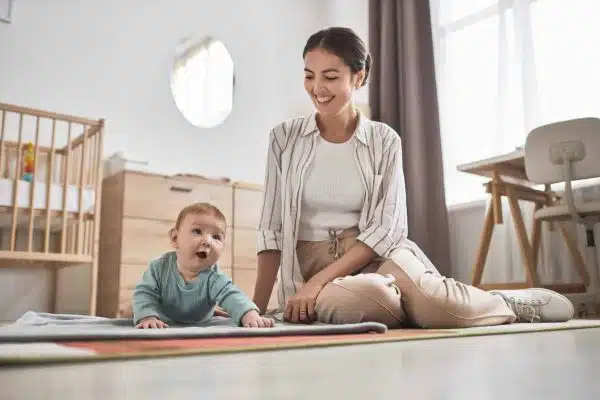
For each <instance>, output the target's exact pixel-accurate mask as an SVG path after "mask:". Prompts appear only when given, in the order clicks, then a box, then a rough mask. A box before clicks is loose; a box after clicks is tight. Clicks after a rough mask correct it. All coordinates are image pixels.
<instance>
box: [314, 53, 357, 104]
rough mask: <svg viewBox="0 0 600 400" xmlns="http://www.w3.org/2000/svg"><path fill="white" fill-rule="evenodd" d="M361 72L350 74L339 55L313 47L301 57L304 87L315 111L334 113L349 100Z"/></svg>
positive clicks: (349, 101) (348, 102)
mask: <svg viewBox="0 0 600 400" xmlns="http://www.w3.org/2000/svg"><path fill="white" fill-rule="evenodd" d="M361 76H362V74H361V73H360V72H359V73H356V74H353V73H352V71H350V68H349V67H348V66H347V65H346V64H345V63H344V60H342V59H341V58H340V57H338V56H336V55H334V54H332V53H330V52H328V51H327V50H324V49H321V48H317V49H314V50H311V51H309V52H307V53H306V55H305V57H304V88H305V89H306V92H307V93H308V95H309V96H310V98H311V100H312V102H313V104H314V105H315V107H316V108H317V111H318V112H319V113H320V114H322V115H337V114H338V113H340V111H342V110H344V109H345V108H346V106H348V105H349V104H350V103H351V100H352V95H353V91H354V89H355V88H357V87H359V86H360V85H359V79H361Z"/></svg>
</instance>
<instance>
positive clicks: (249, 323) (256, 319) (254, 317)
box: [242, 310, 275, 328]
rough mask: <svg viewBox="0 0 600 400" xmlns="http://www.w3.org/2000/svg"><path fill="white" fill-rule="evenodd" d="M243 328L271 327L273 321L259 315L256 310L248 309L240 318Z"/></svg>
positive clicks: (273, 323) (273, 324)
mask: <svg viewBox="0 0 600 400" xmlns="http://www.w3.org/2000/svg"><path fill="white" fill-rule="evenodd" d="M242 326H244V328H272V327H273V326H275V322H274V321H273V320H272V319H271V318H265V317H261V316H260V315H259V314H258V312H256V310H250V311H248V312H247V313H246V314H244V317H243V318H242Z"/></svg>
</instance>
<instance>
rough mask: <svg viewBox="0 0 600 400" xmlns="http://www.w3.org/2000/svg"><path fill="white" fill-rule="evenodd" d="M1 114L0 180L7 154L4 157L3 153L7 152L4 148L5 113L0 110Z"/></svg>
mask: <svg viewBox="0 0 600 400" xmlns="http://www.w3.org/2000/svg"><path fill="white" fill-rule="evenodd" d="M0 111H1V112H2V122H1V123H0V178H2V177H3V176H4V160H5V159H6V160H8V154H7V155H5V154H4V151H8V149H5V147H4V130H5V126H6V111H4V110H0Z"/></svg>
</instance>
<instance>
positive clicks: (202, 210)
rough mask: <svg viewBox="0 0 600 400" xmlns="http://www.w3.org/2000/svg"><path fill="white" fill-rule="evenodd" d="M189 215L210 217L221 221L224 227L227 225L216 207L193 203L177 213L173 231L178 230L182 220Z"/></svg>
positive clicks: (223, 216) (208, 204)
mask: <svg viewBox="0 0 600 400" xmlns="http://www.w3.org/2000/svg"><path fill="white" fill-rule="evenodd" d="M189 214H195V215H212V216H213V217H215V218H217V219H219V220H221V221H223V223H224V224H225V225H227V221H226V219H225V215H223V213H222V212H221V210H219V209H218V208H217V207H215V206H214V205H212V204H210V203H201V202H200V203H193V204H190V205H189V206H187V207H185V208H184V209H183V210H181V211H180V212H179V215H178V216H177V220H176V221H175V230H179V227H180V226H181V223H182V222H183V220H184V218H185V217H186V216H188V215H189Z"/></svg>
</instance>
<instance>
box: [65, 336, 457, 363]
mask: <svg viewBox="0 0 600 400" xmlns="http://www.w3.org/2000/svg"><path fill="white" fill-rule="evenodd" d="M457 335H458V332H456V331H453V330H437V331H436V330H423V329H418V330H417V329H415V330H412V329H398V330H390V331H388V332H387V333H385V334H377V333H362V334H344V335H307V336H273V337H269V336H255V337H223V338H200V339H153V340H118V341H115V340H110V341H87V342H61V345H64V346H68V347H73V348H79V349H86V350H92V351H95V352H96V353H97V354H98V355H103V356H109V357H110V356H112V357H114V356H117V357H118V356H126V357H132V356H133V357H135V356H139V357H144V356H149V355H155V356H156V355H160V354H162V353H165V355H166V354H169V355H172V354H202V353H219V352H236V351H251V350H265V349H285V348H298V347H322V346H336V345H342V344H361V343H377V342H393V341H405V340H415V339H427V338H440V337H453V336H457Z"/></svg>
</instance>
